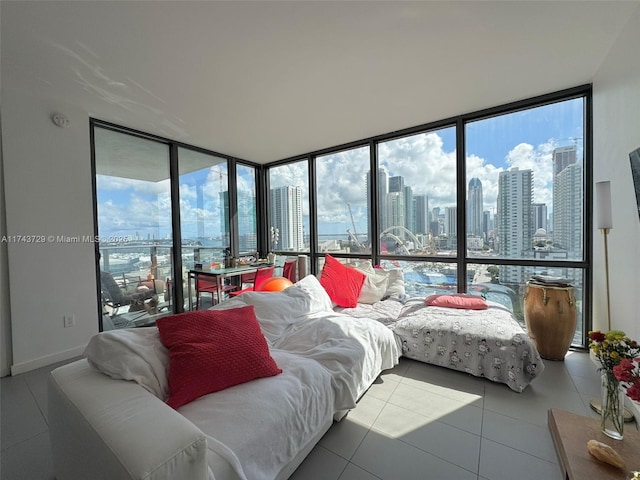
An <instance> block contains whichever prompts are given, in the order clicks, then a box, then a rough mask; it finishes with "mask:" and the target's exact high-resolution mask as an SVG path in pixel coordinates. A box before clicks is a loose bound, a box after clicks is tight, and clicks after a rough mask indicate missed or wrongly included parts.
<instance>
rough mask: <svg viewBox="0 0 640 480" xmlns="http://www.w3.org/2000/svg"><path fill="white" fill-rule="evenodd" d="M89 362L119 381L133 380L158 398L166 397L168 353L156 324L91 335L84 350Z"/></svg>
mask: <svg viewBox="0 0 640 480" xmlns="http://www.w3.org/2000/svg"><path fill="white" fill-rule="evenodd" d="M84 356H85V357H87V360H88V361H89V364H90V365H91V366H93V367H94V368H95V369H97V370H99V371H100V372H102V373H104V374H105V375H108V376H110V377H111V378H115V379H118V380H132V381H134V382H136V383H138V384H139V385H140V386H142V387H143V388H144V389H145V390H148V391H149V392H151V393H152V394H154V395H155V396H156V397H158V398H159V399H161V400H163V401H166V400H167V398H169V382H168V380H167V368H168V367H169V352H168V350H167V349H166V348H165V346H164V345H162V342H161V341H160V335H158V329H157V328H156V327H146V328H135V329H133V328H132V329H121V330H111V331H108V332H102V333H99V334H97V335H94V336H93V337H92V338H91V340H89V344H88V345H87V348H86V349H85V351H84Z"/></svg>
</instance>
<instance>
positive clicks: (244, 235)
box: [238, 189, 258, 252]
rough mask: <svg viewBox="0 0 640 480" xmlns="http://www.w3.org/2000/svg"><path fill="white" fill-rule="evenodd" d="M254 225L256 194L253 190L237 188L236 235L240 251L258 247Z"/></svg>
mask: <svg viewBox="0 0 640 480" xmlns="http://www.w3.org/2000/svg"><path fill="white" fill-rule="evenodd" d="M256 232H257V227H256V195H255V192H254V191H253V190H240V189H239V190H238V237H239V240H240V245H239V247H240V251H241V252H253V251H255V250H256V249H257V248H258V238H257V233H256Z"/></svg>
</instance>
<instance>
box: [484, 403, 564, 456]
mask: <svg viewBox="0 0 640 480" xmlns="http://www.w3.org/2000/svg"><path fill="white" fill-rule="evenodd" d="M482 438H486V439H489V440H492V441H494V442H496V443H500V444H502V445H506V446H509V447H511V448H514V449H516V450H520V451H521V452H524V453H527V454H529V455H533V456H535V457H538V458H542V459H544V460H547V461H548V462H553V463H557V461H558V458H557V455H556V450H555V448H554V446H553V440H552V438H551V433H550V432H549V428H548V427H547V426H544V427H543V426H539V425H534V424H531V423H526V422H523V421H522V420H518V419H515V418H512V417H507V416H505V415H500V414H498V413H495V412H492V411H490V410H485V412H484V417H483V419H482Z"/></svg>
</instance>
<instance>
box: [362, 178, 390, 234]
mask: <svg viewBox="0 0 640 480" xmlns="http://www.w3.org/2000/svg"><path fill="white" fill-rule="evenodd" d="M371 190H372V189H371V172H367V205H372V202H376V203H377V205H378V228H380V230H384V229H385V228H387V226H388V225H387V223H388V222H387V208H386V198H387V193H388V192H389V176H388V175H387V171H386V170H385V169H384V168H380V169H379V170H378V197H377V198H374V199H372V198H371ZM368 222H369V220H368V219H367V231H368V232H370V231H371V227H370V225H369V223H368Z"/></svg>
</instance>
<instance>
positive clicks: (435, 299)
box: [425, 293, 489, 310]
mask: <svg viewBox="0 0 640 480" xmlns="http://www.w3.org/2000/svg"><path fill="white" fill-rule="evenodd" d="M425 303H426V304H427V305H429V306H430V307H447V308H464V309H467V310H486V309H487V308H489V305H487V302H486V300H485V299H484V298H482V297H479V296H478V295H469V294H466V293H456V294H453V295H429V296H428V297H427V299H426V300H425Z"/></svg>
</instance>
